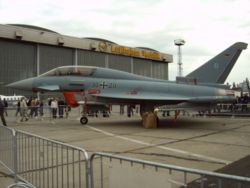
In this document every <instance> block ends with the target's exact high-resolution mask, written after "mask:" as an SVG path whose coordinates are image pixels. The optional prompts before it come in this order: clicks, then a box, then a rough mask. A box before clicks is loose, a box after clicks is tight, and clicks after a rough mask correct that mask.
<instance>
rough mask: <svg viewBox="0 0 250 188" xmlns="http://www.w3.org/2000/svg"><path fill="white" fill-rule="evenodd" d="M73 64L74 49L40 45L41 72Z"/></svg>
mask: <svg viewBox="0 0 250 188" xmlns="http://www.w3.org/2000/svg"><path fill="white" fill-rule="evenodd" d="M73 64H74V50H73V49H70V48H63V47H54V46H46V45H40V74H42V73H44V72H47V71H49V70H51V69H53V68H56V67H60V66H65V65H73Z"/></svg>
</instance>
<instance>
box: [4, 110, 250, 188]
mask: <svg viewBox="0 0 250 188" xmlns="http://www.w3.org/2000/svg"><path fill="white" fill-rule="evenodd" d="M75 112H76V113H75V114H77V112H78V111H77V110H75ZM71 113H72V114H70V116H69V118H68V119H55V120H52V119H50V118H46V117H45V118H43V119H41V118H37V119H36V118H33V119H30V120H29V121H27V122H20V121H19V118H16V117H15V116H14V112H13V113H11V112H10V113H9V116H8V117H6V119H7V122H8V126H9V127H11V128H14V129H18V130H24V131H27V132H31V133H33V134H36V135H39V136H44V137H47V138H50V139H54V140H57V141H61V142H64V143H68V144H71V145H73V146H79V147H81V148H84V149H85V150H87V151H88V152H89V153H90V154H91V153H92V152H104V153H109V154H114V155H121V156H127V157H132V158H137V159H143V160H148V161H154V162H159V163H164V164H170V165H177V166H181V167H187V168H194V169H200V170H208V171H216V170H218V169H222V168H225V167H226V166H227V165H229V164H233V163H234V162H236V161H239V160H240V159H242V158H245V157H247V156H249V155H250V123H249V118H231V117H222V118H217V117H212V118H205V117H191V116H188V117H187V116H180V117H179V119H178V120H177V121H176V122H174V121H173V117H166V118H163V117H161V116H160V122H159V126H158V128H157V129H145V128H143V127H142V125H141V117H140V116H139V115H138V114H135V115H134V116H132V117H131V118H128V117H127V116H126V115H120V114H118V113H112V114H111V116H110V117H109V118H104V117H99V118H94V117H90V118H89V123H88V125H81V124H80V122H79V118H78V117H77V115H75V114H73V112H71ZM245 162H246V161H245ZM245 162H244V163H245ZM238 166H240V165H238ZM235 168H236V167H235ZM239 171H240V170H239ZM244 171H246V172H245V173H242V174H241V175H242V176H244V175H246V176H249V174H250V173H249V171H250V170H249V169H246V170H244ZM223 173H226V171H223ZM9 174H10V173H9V172H8V171H7V170H6V169H5V168H4V167H2V166H1V165H0V182H1V183H0V188H5V187H6V186H7V185H9V184H11V183H12V182H13V179H12V178H11V177H10V176H9Z"/></svg>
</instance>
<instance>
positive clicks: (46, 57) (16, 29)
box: [0, 24, 173, 96]
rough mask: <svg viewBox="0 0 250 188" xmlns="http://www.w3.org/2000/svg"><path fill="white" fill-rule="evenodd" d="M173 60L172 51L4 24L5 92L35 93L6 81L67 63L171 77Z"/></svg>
mask: <svg viewBox="0 0 250 188" xmlns="http://www.w3.org/2000/svg"><path fill="white" fill-rule="evenodd" d="M172 60H173V57H172V55H170V54H166V53H161V52H158V51H156V50H153V49H149V48H143V47H127V46H123V45H120V44H116V43H114V42H111V41H108V40H105V39H97V38H77V37H72V36H66V35H61V34H59V33H57V32H54V31H51V30H49V29H45V28H41V27H36V26H30V25H18V24H15V25H3V24H0V65H1V69H0V94H1V95H13V94H17V95H18V94H22V95H25V96H27V95H28V96H29V95H32V93H31V92H24V91H20V90H14V89H10V88H6V87H5V85H6V84H8V83H11V82H14V81H17V80H21V79H25V78H29V77H34V76H38V75H40V74H42V73H44V72H47V71H49V70H51V69H53V68H55V67H58V66H64V65H89V66H98V67H107V68H113V69H118V70H123V71H126V72H131V73H134V74H138V75H143V76H148V77H153V78H159V79H166V80H167V79H168V63H170V62H172Z"/></svg>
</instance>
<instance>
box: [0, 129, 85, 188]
mask: <svg viewBox="0 0 250 188" xmlns="http://www.w3.org/2000/svg"><path fill="white" fill-rule="evenodd" d="M0 151H1V152H0V163H1V164H3V165H4V166H5V167H7V168H8V169H9V170H10V172H12V173H13V175H14V176H15V179H16V181H17V180H21V181H23V182H25V183H28V184H32V185H34V186H35V187H39V188H40V187H41V188H58V187H65V188H78V187H79V188H80V187H89V174H88V172H87V171H88V170H87V169H88V154H87V152H86V151H85V150H83V149H81V148H79V147H74V146H71V145H68V144H64V143H61V142H57V141H54V140H50V139H47V138H43V137H40V136H37V135H33V134H30V133H27V132H24V131H15V130H14V129H10V128H7V127H3V126H0Z"/></svg>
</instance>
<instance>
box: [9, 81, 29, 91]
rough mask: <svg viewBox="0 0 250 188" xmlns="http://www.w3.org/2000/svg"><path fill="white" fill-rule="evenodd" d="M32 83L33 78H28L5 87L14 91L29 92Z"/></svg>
mask: <svg viewBox="0 0 250 188" xmlns="http://www.w3.org/2000/svg"><path fill="white" fill-rule="evenodd" d="M33 81H34V79H33V78H28V79H25V80H20V81H17V82H13V83H11V84H8V85H7V87H10V88H14V89H22V90H31V89H32V85H33Z"/></svg>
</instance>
